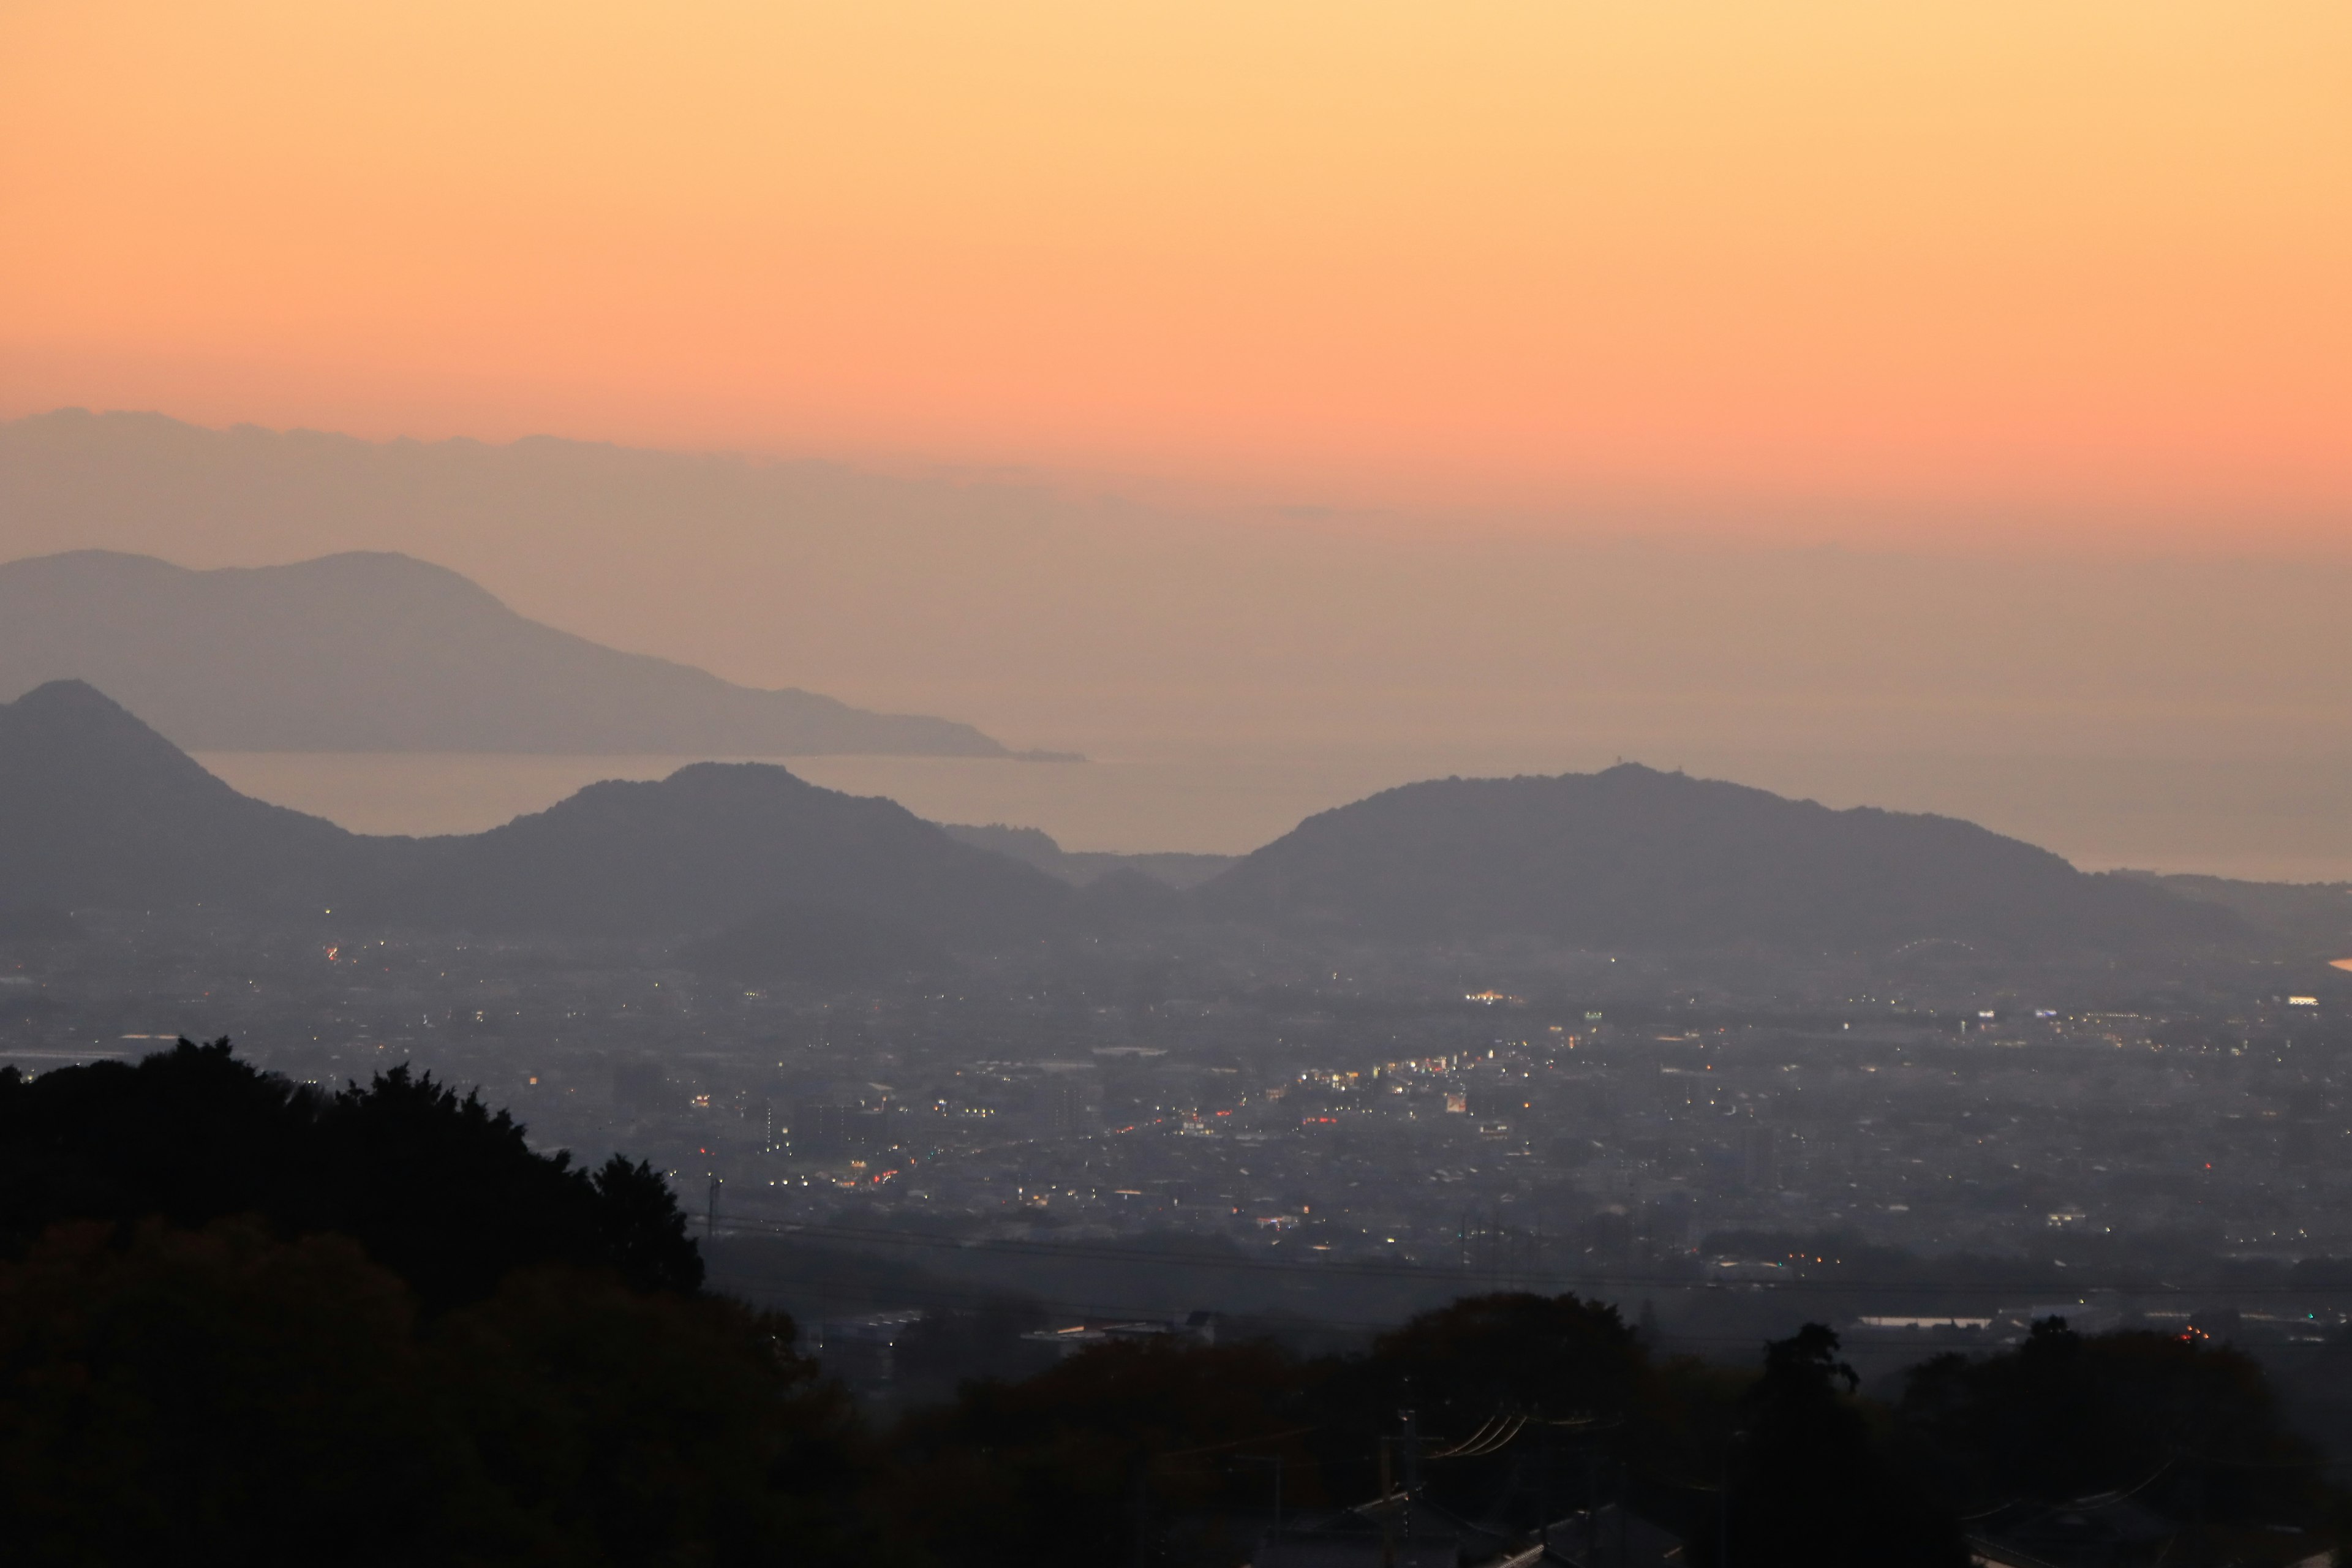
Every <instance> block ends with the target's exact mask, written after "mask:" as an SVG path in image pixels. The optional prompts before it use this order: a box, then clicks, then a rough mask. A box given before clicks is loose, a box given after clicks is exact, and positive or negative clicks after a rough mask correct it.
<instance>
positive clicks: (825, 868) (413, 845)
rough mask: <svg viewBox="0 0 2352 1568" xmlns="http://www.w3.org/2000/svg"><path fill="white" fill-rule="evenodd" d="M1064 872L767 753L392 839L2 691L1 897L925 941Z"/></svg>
mask: <svg viewBox="0 0 2352 1568" xmlns="http://www.w3.org/2000/svg"><path fill="white" fill-rule="evenodd" d="M1073 897H1074V895H1073V894H1072V892H1071V890H1070V889H1068V888H1066V886H1064V885H1063V884H1061V883H1059V882H1057V881H1055V879H1052V878H1050V877H1048V876H1046V875H1045V873H1044V872H1042V871H1039V870H1036V869H1035V868H1032V867H1028V866H1024V865H1022V864H1020V863H1019V862H1017V861H1014V860H1011V859H1008V858H1005V857H1003V856H1000V855H992V854H990V853H989V852H988V851H986V850H983V849H976V848H973V847H971V846H969V845H965V844H959V843H957V842H956V841H955V840H953V839H951V838H950V837H948V836H947V835H946V834H945V833H943V832H941V831H940V829H939V828H938V827H936V826H932V825H931V824H929V823H928V822H925V821H923V820H922V819H920V818H919V817H917V816H914V815H913V814H912V813H911V812H908V811H907V810H906V809H905V808H904V807H902V806H899V805H896V804H894V803H892V802H890V801H887V800H874V799H866V798H861V797H859V796H856V795H842V794H839V793H837V792H835V791H833V790H827V789H819V788H817V787H816V786H815V785H814V784H806V783H803V781H801V780H799V779H797V778H794V777H793V775H792V774H791V773H787V772H785V771H784V770H783V769H782V768H780V767H774V766H772V765H768V764H763V763H700V764H697V765H695V766H692V767H688V768H683V769H680V770H679V771H678V772H677V773H673V774H672V775H670V777H668V778H667V779H665V780H663V781H661V782H659V783H657V784H618V783H608V784H593V785H591V786H590V787H589V788H587V789H584V790H583V791H581V792H580V793H579V794H577V795H573V796H572V797H571V798H570V799H568V800H565V801H562V802H560V803H558V804H557V805H554V806H551V807H550V808H549V809H548V810H546V811H543V812H540V813H537V814H536V815H533V816H524V817H519V818H517V819H516V820H515V821H513V822H511V823H509V824H507V825H506V826H502V827H498V828H494V829H492V830H490V831H489V832H488V833H478V834H469V835H465V836H461V837H447V838H425V839H417V838H384V837H362V836H361V835H357V834H352V833H347V832H345V831H343V830H342V829H341V828H340V827H338V826H335V825H334V824H332V823H330V822H325V821H322V820H320V819H319V818H317V817H311V816H303V815H301V814H300V813H299V812H293V811H288V810H286V809H284V808H283V807H280V806H275V805H266V804H264V803H263V802H260V801H257V800H253V799H250V798H248V797H247V796H245V795H239V794H237V793H236V791H235V790H233V789H231V788H229V786H228V785H226V784H223V783H222V782H221V781H220V780H218V779H216V778H215V777H213V776H212V775H211V774H210V773H206V772H205V770H204V769H203V768H201V767H199V766H198V765H197V764H196V763H194V761H193V760H192V759H191V758H189V757H188V756H187V755H186V754H185V753H184V752H181V751H179V750H178V749H177V748H176V747H174V746H173V744H172V743H171V742H168V741H166V740H164V739H163V737H162V736H161V735H158V734H157V733H155V731H152V730H151V729H149V728H148V727H147V726H146V725H144V724H142V723H141V722H140V721H138V720H137V719H135V718H133V717H132V716H131V714H130V713H129V712H127V711H125V710H123V709H122V708H121V707H120V706H118V705H117V704H115V703H114V702H112V701H111V700H109V699H107V698H106V697H105V696H103V695H101V694H100V692H99V691H97V690H96V689H94V688H92V687H90V686H89V685H87V684H85V683H83V682H80V681H58V682H53V683H51V684H49V685H47V686H43V687H40V688H38V689H35V690H33V691H31V692H28V693H26V695H25V696H23V697H21V698H19V699H18V700H16V701H15V702H13V703H7V704H0V905H6V906H10V907H18V908H27V909H32V908H37V909H48V910H57V909H65V910H71V909H92V908H114V909H157V908H193V907H194V906H197V905H199V904H201V905H204V906H205V907H207V908H211V909H217V910H227V911H233V912H237V913H247V914H253V915H257V916H270V915H278V914H285V913H291V912H295V911H298V910H306V909H311V908H316V909H328V908H332V909H337V910H343V911H345V912H346V913H350V914H354V915H359V916H362V917H364V916H374V917H379V918H382V919H384V920H386V921H395V922H400V923H413V924H417V925H424V926H431V927H437V928H452V929H465V930H478V931H515V932H530V931H542V932H569V933H578V934H603V935H615V936H644V937H666V936H674V935H683V934H688V933H693V932H699V931H711V930H714V929H717V928H720V927H725V926H729V925H731V924H734V923H736V922H740V921H744V920H746V919H748V918H751V917H752V916H755V915H758V914H759V913H761V911H763V910H772V909H776V908H779V907H782V906H793V907H796V908H808V907H815V908H819V909H836V910H854V911H857V912H859V913H860V914H861V915H864V916H869V917H873V918H875V919H879V920H885V921H895V922H897V923H898V924H900V925H903V926H905V927H907V928H908V929H909V930H911V931H917V932H919V933H920V934H921V935H922V936H923V937H924V938H925V939H926V940H928V941H929V942H942V943H949V944H961V945H979V946H987V945H992V944H994V943H996V942H1000V941H1002V940H1007V939H1017V938H1019V937H1020V936H1022V935H1024V934H1025V933H1028V932H1031V931H1037V930H1041V929H1043V928H1044V927H1045V926H1046V925H1048V924H1049V923H1051V922H1052V921H1055V919H1057V918H1059V917H1060V915H1061V913H1062V912H1063V911H1064V910H1066V908H1068V906H1069V905H1070V902H1071V900H1072V898H1073Z"/></svg>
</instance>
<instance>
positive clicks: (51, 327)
mask: <svg viewBox="0 0 2352 1568" xmlns="http://www.w3.org/2000/svg"><path fill="white" fill-rule="evenodd" d="M0 234H5V243H0V415H5V416H16V415H21V414H26V413H31V412H35V411H37V410H41V409H46V408H50V407H55V406H58V405H68V404H71V405H86V406H90V407H99V408H126V407H129V408H156V409H161V410H163V411H164V412H167V413H170V414H173V415H176V416H181V417H184V418H188V419H193V420H196V421H199V422H202V423H206V424H214V425H220V424H226V423H229V422H232V421H239V420H250V421H256V422H259V423H263V424H267V425H271V426H295V425H303V426H318V427H323V428H333V429H342V430H348V431H352V432H354V433H358V434H362V435H368V436H375V437H383V436H391V435H398V434H408V435H415V436H421V437H440V436H447V435H458V434H462V435H471V436H476V437H484V438H488V439H506V438H510V437H515V436H518V435H521V434H525V433H529V432H535V431H550V432H555V433H560V434H564V435H570V436H578V437H599V438H609V439H613V440H617V441H623V442H629V443H636V444H646V445H656V446H667V447H719V448H730V449H740V450H749V451H754V452H772V453H804V454H818V455H830V456H843V457H850V458H858V459H861V460H873V461H886V462H888V461H902V460H915V461H926V462H930V461H943V462H948V463H955V464H971V463H977V464H987V465H1019V466H1029V467H1036V468H1046V469H1055V468H1061V469H1069V470H1074V471H1081V472H1089V473H1096V474H1102V473H1112V474H1121V475H1129V476H1138V477H1139V478H1141V479H1148V480H1151V481H1156V482H1167V483H1173V484H1177V485H1189V486H1196V487H1204V488H1207V489H1213V490H1223V491H1238V492H1246V493H1251V494H1259V495H1274V496H1276V497H1280V498H1286V499H1291V500H1328V501H1331V502H1334V503H1337V504H1343V505H1370V506H1378V507H1386V508H1395V509H1402V510H1407V511H1412V510H1414V509H1419V512H1420V514H1422V515H1430V516H1436V515H1451V516H1457V517H1458V516H1463V515H1472V514H1483V515H1486V516H1490V517H1496V518H1509V519H1513V520H1517V521H1522V522H1524V521H1528V520H1533V521H1536V522H1538V523H1543V522H1546V521H1551V520H1565V519H1575V518H1579V517H1588V516H1591V515H1595V514H1596V513H1600V512H1610V513H1612V514H1615V515H1628V516H1630V515H1655V516H1669V517H1673V518H1675V519H1678V520H1680V521H1681V522H1682V523H1683V524H1691V523H1692V522H1693V520H1696V523H1697V525H1700V526H1704V527H1706V528H1718V529H1722V530H1727V531H1738V530H1741V529H1747V530H1749V531H1759V532H1769V531H1771V530H1773V529H1775V528H1784V527H1790V526H1792V525H1791V524H1790V522H1789V521H1788V520H1789V519H1790V518H1791V517H1795V516H1805V517H1811V518H1813V519H1815V520H1816V525H1818V520H1819V519H1820V518H1822V517H1834V518H1844V519H1847V520H1849V521H1848V522H1846V523H1844V524H1841V525H1840V526H1846V527H1850V528H1851V529H1852V530H1853V531H1857V532H1863V533H1867V532H1870V531H1897V532H1899V531H1903V530H1906V529H1909V530H1927V531H1933V530H1937V529H1946V530H1949V529H1959V530H1964V531H1965V530H1969V529H1979V530H1985V531H1991V532H1995V533H1997V532H1999V531H2000V530H2002V529H2003V528H2007V529H2009V530H2011V531H2013V532H2015V533H2017V534H2018V535H2019V536H2021V537H2025V536H2034V535H2040V534H2043V533H2046V532H2048V531H2051V530H2053V529H2055V530H2056V531H2058V532H2060V533H2062V534H2069V535H2071V536H2079V537H2082V538H2086V539H2099V540H2106V539H2110V538H2131V539H2137V540H2140V541H2143V542H2146V541H2157V542H2180V541H2188V542H2192V543H2199V544H2208V545H2214V544H2218V545H2223V546H2228V547H2231V548H2241V547H2250V546H2262V547H2268V546H2272V545H2280V546H2286V547H2291V548H2294V549H2297V550H2301V549H2308V548H2312V547H2315V546H2316V547H2324V548H2327V549H2330V550H2334V549H2336V548H2338V547H2340V546H2342V545H2343V544H2344V542H2345V541H2346V537H2347V532H2352V6H2347V5H2344V4H2343V3H2342V0H2314V3H2309V4H2273V3H2264V0H2254V3H2250V4H2245V5H2216V4H2211V3H2210V0H2208V3H2204V4H2196V5H2186V4H2171V3H2167V0H2069V3H2064V4H2052V3H2050V0H2032V3H2015V0H1968V3H1965V4H1956V3H1947V0H1905V3H1901V4H1890V3H1888V0H1870V3H1867V4H1860V3H1857V4H1828V3H1821V0H1776V3H1774V4H1770V5H1758V4H1753V3H1749V0H1738V3H1703V0H1640V3H1634V0H1623V3H1610V0H1540V3H1537V0H1525V3H1500V0H1447V3H1444V4H1436V3H1432V0H1423V3H1419V4H1411V5H1405V4H1391V3H1388V0H1246V3H1226V0H1183V3H1182V4H1162V3H1159V0H1084V3H1076V0H1073V3H1032V0H986V3H982V0H971V3H963V4H945V3H942V4H919V3H897V0H856V3H842V4H831V5H810V4H795V3H790V0H761V3H757V4H753V3H749V0H741V3H724V4H721V3H713V0H671V3H665V4H660V5H655V4H634V5H632V4H593V3H586V0H563V3H562V4H555V3H552V0H549V3H543V4H542V3H519V0H467V3H465V4H442V3H435V0H400V3H398V4H389V3H374V0H356V3H349V4H343V3H338V4H320V0H215V3H212V4H207V5H186V4H184V3H174V4H162V3H118V0H0Z"/></svg>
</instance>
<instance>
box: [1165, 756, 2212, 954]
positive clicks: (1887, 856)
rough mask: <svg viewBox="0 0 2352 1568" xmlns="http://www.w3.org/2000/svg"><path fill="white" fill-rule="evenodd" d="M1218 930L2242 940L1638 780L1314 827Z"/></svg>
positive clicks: (2110, 891)
mask: <svg viewBox="0 0 2352 1568" xmlns="http://www.w3.org/2000/svg"><path fill="white" fill-rule="evenodd" d="M1199 897H1200V898H1201V899H1202V900H1203V901H1204V902H1205V903H1206V904H1207V905H1208V907H1209V908H1210V909H1211V910H1214V911H1216V912H1218V913H1222V914H1225V915H1229V916H1237V917H1243V918H1248V919H1253V920H1257V921H1272V922H1279V923H1284V924H1290V925H1303V926H1309V927H1318V928H1323V929H1328V930H1330V931H1347V932H1353V933H1359V934H1361V935H1365V936H1371V937H1379V938H1386V939H1395V940H1407V941H1415V942H1433V941H1445V940H1449V939H1471V938H1478V937H1492V936H1500V935H1518V936H1531V937H1540V938H1544V939H1548V940H1550V941H1554V942H1563V943H1567V944H1570V945H1573V946H1577V947H1588V948H1610V947H1620V948H1626V949H1694V948H1711V947H1721V946H1728V945H1734V944H1742V943H1755V944H1761V945H1764V946H1769V947H1809V948H1820V947H1831V948H1838V949H1847V950H1856V951H1874V952H1886V951H1888V950H1890V949H1893V948H1895V947H1899V946H1901V945H1902V944H1904V943H1906V942H1919V941H1925V940H1929V939H1935V938H1944V939H1949V940H1956V941H1960V942H1969V943H1973V944H1981V945H1984V946H1987V947H1990V948H1996V949H2000V950H2004V951H2010V952H2015V951H2019V950H2024V949H2034V948H2040V947H2045V946H2046V947H2069V948H2084V947H2097V946H2101V945H2108V944H2113V945H2126V944H2139V943H2145V942H2183V941H2186V942H2200V941H2214V940H2223V939H2227V938H2230V937H2232V936H2237V935H2241V934H2242V933H2243V931H2244V929H2245V928H2244V927H2243V926H2242V924H2241V922H2239V921H2237V920H2236V919H2234V918H2232V917H2231V915H2230V914H2229V913H2228V912H2227V911H2225V910H2220V909H2218V908H2215V907H2213V906H2210V905H2204V904H2197V903H2192V902H2190V901H2189V900H2184V899H2180V898H2178V897H2175V896H2174V895H2172V894H2170V893H2168V892H2166V891H2165V890H2164V889H2161V888H2158V887H2155V886H2153V885H2150V884H2148V883H2147V882H2144V881H2139V880H2135V879H2129V878H2125V877H2119V876H2103V875H2091V874H2086V873H2084V872H2081V871H2077V870H2076V869H2074V867H2072V866H2070V865H2068V864H2067V863H2066V862H2065V861H2064V860H2062V859H2060V858H2058V857H2057V856H2055V855H2053V854H2051V853H2050V852H2049V851H2047V850H2043V849H2037V848H2035V847H2033V846H2032V845H2030V844H2024V843H2021V842H2019V841H2018V840H2016V839H2013V838H2004V837H2000V835H1999V834H1996V833H1992V832H1990V831H1988V830H1986V829H1985V828H1982V827H1979V826H1975V825H1974V824H1973V823H1967V822H1961V821H1958V820H1957V819H1955V818H1952V817H1944V816H1914V815H1908V814H1905V813H1900V812H1888V811H1878V810H1874V809H1872V808H1869V807H1856V808H1854V809H1853V810H1850V811H1832V810H1831V809H1829V808H1828V807H1826V806H1822V805H1816V804H1814V803H1812V802H1811V801H1792V800H1787V799H1784V798H1782V797H1781V796H1780V795H1771V794H1769V793H1768V792H1766V791H1764V790H1759V789H1750V788H1748V787H1747V786H1745V785H1742V784H1724V783H1718V782H1715V781H1711V780H1704V779H1696V778H1689V777H1685V776H1684V775H1683V774H1680V773H1659V772H1656V771H1654V770H1653V769H1650V768H1645V767H1641V766H1638V765H1634V764H1631V763H1628V764H1624V765H1622V766H1619V767H1614V768H1611V769H1608V770H1607V771H1605V772H1602V773H1565V774H1561V775H1559V776H1557V777H1523V778H1508V779H1459V778H1454V779H1441V780H1435V781H1433V782H1430V783H1426V784H1407V785H1405V786H1404V787H1402V788H1401V789H1392V790H1388V791H1385V792H1383V793H1382V794H1380V795H1373V796H1371V797H1370V798H1369V799H1366V800H1360V801H1358V802H1356V803H1355V804H1353V805H1344V806H1340V807H1339V808H1338V809H1337V810H1333V811H1327V812H1323V813H1320V814H1319V815H1318V816H1311V817H1309V818H1307V820H1306V821H1305V822H1303V823H1301V824H1300V825H1299V826H1297V829H1295V830H1294V831H1292V832H1290V833H1288V834H1286V835H1284V836H1283V837H1280V838H1278V839H1276V840H1275V842H1273V843H1272V844H1269V845H1267V846H1265V847H1264V848H1261V849H1259V850H1257V851H1255V853H1253V854H1251V855H1249V856H1247V857H1245V858H1244V859H1243V860H1242V861H1241V863H1240V864H1239V865H1237V866H1235V867H1234V868H1233V869H1232V870H1230V871H1227V872H1225V873H1224V874H1223V875H1222V876H1220V877H1218V878H1216V879H1213V880H1212V881H1210V882H1208V883H1206V884H1205V885H1203V886H1202V888H1201V889H1200V891H1199Z"/></svg>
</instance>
